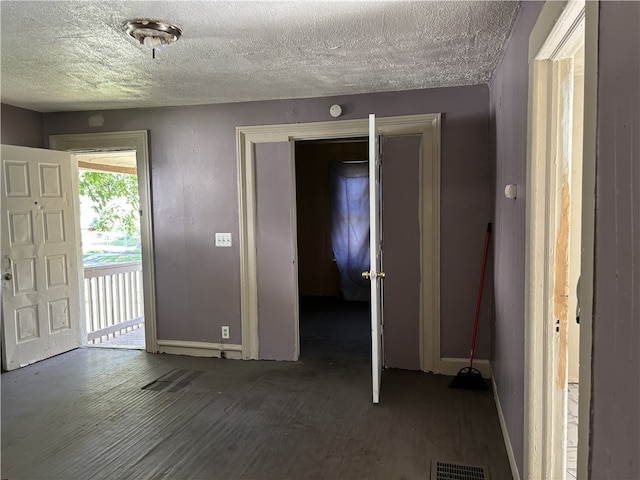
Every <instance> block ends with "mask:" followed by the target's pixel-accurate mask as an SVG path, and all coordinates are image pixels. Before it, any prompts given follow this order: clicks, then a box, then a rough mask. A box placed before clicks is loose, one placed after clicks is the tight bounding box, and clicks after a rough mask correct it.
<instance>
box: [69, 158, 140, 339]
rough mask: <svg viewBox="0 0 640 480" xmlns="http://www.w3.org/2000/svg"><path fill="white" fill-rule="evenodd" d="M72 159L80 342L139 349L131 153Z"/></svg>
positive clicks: (136, 204)
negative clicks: (81, 302)
mask: <svg viewBox="0 0 640 480" xmlns="http://www.w3.org/2000/svg"><path fill="white" fill-rule="evenodd" d="M76 159H77V161H78V170H79V172H78V178H79V179H78V186H79V188H78V190H79V194H80V199H79V200H80V219H79V221H80V231H81V235H82V250H83V267H84V299H85V319H86V337H85V338H84V339H83V343H86V344H87V346H90V347H105V348H124V349H135V350H144V349H145V337H144V333H145V332H144V286H143V276H142V243H141V237H140V215H139V210H140V195H139V189H138V175H137V167H136V152H135V150H128V151H127V150H125V151H110V152H101V151H97V152H83V153H78V154H76Z"/></svg>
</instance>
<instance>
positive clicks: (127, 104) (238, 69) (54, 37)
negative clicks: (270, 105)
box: [0, 0, 519, 112]
mask: <svg viewBox="0 0 640 480" xmlns="http://www.w3.org/2000/svg"><path fill="white" fill-rule="evenodd" d="M518 5H519V4H518V3H517V2H494V1H488V2H483V1H466V2H449V1H436V2H433V1H418V2H406V1H392V2H382V1H360V2H347V1H330V2H326V1H290V2H279V1H278V2H271V1H198V2H196V1H88V0H84V1H43V2H38V1H7V0H2V2H0V20H1V27H2V28H1V30H0V34H1V54H2V56H1V60H2V63H1V69H2V70H1V74H2V84H1V90H0V92H1V96H2V102H4V103H8V104H10V105H15V106H19V107H24V108H29V109H32V110H37V111H42V112H49V111H69V110H95V109H98V110H99V109H112V108H134V107H155V106H170V105H195V104H211V103H229V102H242V101H250V100H267V99H280V98H302V97H321V96H333V95H343V94H355V93H365V92H386V91H398V90H412V89H420V88H430V87H443V86H457V85H472V84H480V83H486V82H487V81H488V80H489V79H490V78H491V75H492V74H493V71H494V69H495V68H496V65H497V62H498V61H499V59H500V55H501V53H502V49H503V46H504V43H505V41H506V39H507V37H508V35H509V32H510V30H511V26H512V24H513V21H514V19H515V16H516V13H517V10H518ZM133 18H149V19H160V20H165V21H168V22H171V23H175V24H176V25H178V26H179V27H181V28H182V32H183V36H182V38H181V39H180V40H179V41H178V42H177V43H175V44H173V45H170V46H169V47H168V48H167V49H166V50H164V51H162V52H159V53H158V54H157V57H156V59H155V60H153V59H152V58H151V51H150V50H148V49H146V48H145V47H143V46H140V45H137V44H135V43H134V41H133V40H131V39H129V38H128V37H126V35H125V34H124V33H123V30H122V24H123V23H124V22H125V21H126V20H130V19H133Z"/></svg>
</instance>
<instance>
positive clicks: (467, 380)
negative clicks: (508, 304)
mask: <svg viewBox="0 0 640 480" xmlns="http://www.w3.org/2000/svg"><path fill="white" fill-rule="evenodd" d="M490 237H491V223H488V224H487V235H486V237H485V239H484V256H483V258H482V272H481V273H480V288H479V289H478V301H477V302H476V318H475V320H474V322H473V336H472V337H471V354H470V355H469V366H468V367H464V368H461V369H460V370H459V371H458V374H457V375H456V376H455V378H454V379H453V380H451V383H450V384H449V388H462V389H464V390H486V389H487V384H486V383H485V381H484V380H483V378H482V374H481V373H480V371H479V370H478V369H476V368H473V355H474V352H475V348H476V336H477V334H478V317H479V316H480V302H481V300H482V285H483V284H484V271H485V269H486V267H487V253H488V252H489V238H490Z"/></svg>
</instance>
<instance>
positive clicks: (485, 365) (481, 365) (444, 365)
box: [438, 357, 491, 378]
mask: <svg viewBox="0 0 640 480" xmlns="http://www.w3.org/2000/svg"><path fill="white" fill-rule="evenodd" d="M468 366H469V359H468V358H452V357H443V358H441V359H440V368H439V372H438V373H440V374H442V375H451V376H455V375H457V374H458V371H459V370H460V369H461V368H464V367H468ZM473 368H477V369H478V371H479V372H480V373H481V374H482V378H491V365H490V364H489V360H474V361H473Z"/></svg>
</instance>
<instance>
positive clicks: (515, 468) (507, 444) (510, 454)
mask: <svg viewBox="0 0 640 480" xmlns="http://www.w3.org/2000/svg"><path fill="white" fill-rule="evenodd" d="M491 388H493V398H494V399H495V401H496V408H497V409H498V419H499V420H500V429H501V430H502V437H503V438H504V446H505V447H506V448H507V456H508V457H509V465H510V466H511V475H512V476H513V480H520V472H518V464H517V463H516V458H515V456H514V455H513V447H512V446H511V439H510V438H509V432H508V431H507V424H506V422H505V421H504V414H503V413H502V406H501V405H500V398H499V397H498V387H497V386H496V381H495V379H494V378H493V376H492V377H491Z"/></svg>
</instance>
